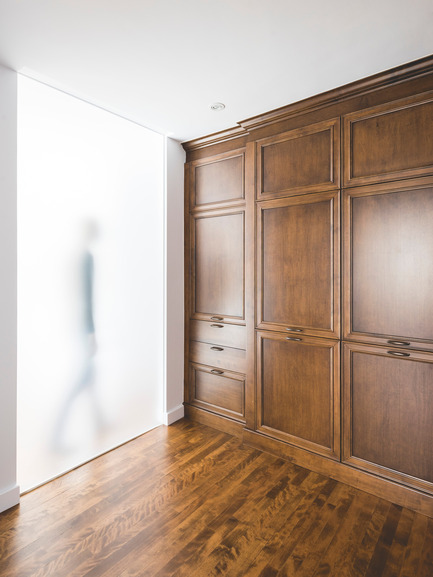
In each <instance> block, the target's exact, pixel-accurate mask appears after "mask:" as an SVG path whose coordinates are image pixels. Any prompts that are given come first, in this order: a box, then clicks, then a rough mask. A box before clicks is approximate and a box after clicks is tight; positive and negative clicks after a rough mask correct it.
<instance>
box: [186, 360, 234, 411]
mask: <svg viewBox="0 0 433 577" xmlns="http://www.w3.org/2000/svg"><path fill="white" fill-rule="evenodd" d="M189 374H190V402H191V404H193V405H195V406H197V407H200V408H202V409H207V410H209V411H212V412H214V413H218V414H220V415H224V416H226V417H231V418H234V419H237V420H239V421H245V400H244V399H245V377H244V376H243V375H240V374H238V373H233V372H231V371H224V370H222V369H212V367H206V366H204V365H197V364H193V363H191V364H190V373H189Z"/></svg>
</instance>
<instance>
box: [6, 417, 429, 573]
mask: <svg viewBox="0 0 433 577" xmlns="http://www.w3.org/2000/svg"><path fill="white" fill-rule="evenodd" d="M0 575H1V577H48V576H54V577H145V576H155V577H156V576H158V577H163V576H169V575H173V576H176V577H202V576H203V577H204V576H208V575H209V576H210V575H227V576H235V575H236V576H248V577H253V576H257V577H276V576H278V577H280V576H297V577H324V576H332V577H334V576H335V577H349V576H350V577H381V576H383V577H431V576H432V575H433V519H429V518H428V517H424V516H422V515H419V514H417V513H414V512H412V511H409V510H407V509H404V508H402V507H400V506H397V505H394V504H392V503H389V502H387V501H385V500H382V499H379V498H377V497H373V496H371V495H368V494H366V493H364V492H362V491H359V490H357V489H354V488H352V487H349V486H347V485H343V484H342V483H338V482H337V481H333V480H331V479H328V478H326V477H324V476H322V475H319V474H317V473H313V472H309V471H308V470H306V469H302V468H301V467H298V466H295V465H292V464H291V463H289V462H286V461H283V460H281V459H278V458H276V457H273V456H271V455H269V454H266V453H262V452H260V451H258V450H255V449H251V448H249V447H246V446H242V444H241V441H240V440H239V439H237V438H235V437H231V436H229V435H227V434H225V433H221V432H219V431H216V430H214V429H211V428H209V427H206V426H204V425H200V424H197V423H193V422H190V421H187V420H182V421H179V422H178V423H175V424H174V425H172V426H171V427H159V428H157V429H154V430H153V431H150V432H149V433H146V434H145V435H143V436H141V437H139V438H137V439H135V440H134V441H131V442H130V443H128V444H126V445H124V446H122V447H120V448H119V449H116V450H114V451H112V452H110V453H108V454H106V455H103V456H102V457H99V458H98V459H95V460H94V461H92V462H91V463H88V464H87V465H84V466H82V467H80V468H78V469H76V470H75V471H72V472H71V473H69V474H67V475H64V476H63V477H61V478H59V479H57V480H55V481H52V482H51V483H48V484H46V485H44V486H42V487H40V488H39V489H36V490H35V491H33V492H31V493H28V494H27V495H24V496H23V498H22V501H21V505H20V506H19V507H15V508H14V509H12V510H10V511H7V512H5V513H2V514H1V515H0Z"/></svg>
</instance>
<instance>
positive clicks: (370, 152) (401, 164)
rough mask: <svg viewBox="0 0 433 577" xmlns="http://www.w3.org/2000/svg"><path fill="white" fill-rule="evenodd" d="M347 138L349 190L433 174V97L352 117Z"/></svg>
mask: <svg viewBox="0 0 433 577" xmlns="http://www.w3.org/2000/svg"><path fill="white" fill-rule="evenodd" d="M343 138H344V165H343V166H344V170H343V175H344V176H343V185H344V186H345V187H347V186H358V185H365V184H369V183H374V182H385V181H389V180H398V179H402V178H412V177H416V176H423V175H427V174H433V94H432V93H431V92H430V93H427V94H422V95H417V96H412V97H409V98H405V99H403V100H399V101H397V102H391V103H387V104H382V105H380V106H375V107H373V108H369V109H364V110H361V111H358V112H353V113H351V114H348V115H347V116H345V117H344V119H343Z"/></svg>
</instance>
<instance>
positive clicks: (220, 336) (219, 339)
mask: <svg viewBox="0 0 433 577" xmlns="http://www.w3.org/2000/svg"><path fill="white" fill-rule="evenodd" d="M190 336H191V340H193V341H201V342H203V343H211V344H219V345H223V346H226V347H233V348H235V349H245V348H246V343H247V331H246V327H244V326H241V325H226V324H223V323H221V322H217V321H215V322H211V323H208V322H206V321H191V324H190Z"/></svg>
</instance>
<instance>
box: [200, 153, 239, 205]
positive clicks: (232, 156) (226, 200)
mask: <svg viewBox="0 0 433 577" xmlns="http://www.w3.org/2000/svg"><path fill="white" fill-rule="evenodd" d="M190 170H191V174H190V183H191V193H190V208H191V209H194V208H196V209H198V208H204V209H208V208H211V205H212V207H213V208H216V207H217V206H218V205H221V206H227V205H229V204H236V203H237V204H239V202H242V201H244V200H245V176H244V174H245V149H244V148H240V149H238V150H233V151H231V152H226V153H224V154H218V155H215V156H211V157H208V158H204V159H200V160H195V161H193V162H191V167H190Z"/></svg>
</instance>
